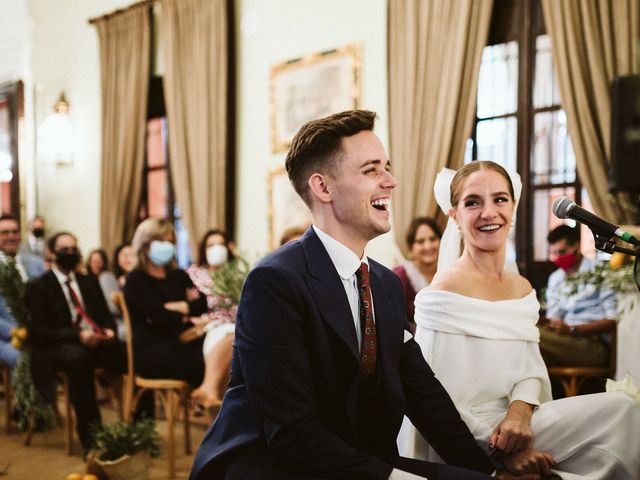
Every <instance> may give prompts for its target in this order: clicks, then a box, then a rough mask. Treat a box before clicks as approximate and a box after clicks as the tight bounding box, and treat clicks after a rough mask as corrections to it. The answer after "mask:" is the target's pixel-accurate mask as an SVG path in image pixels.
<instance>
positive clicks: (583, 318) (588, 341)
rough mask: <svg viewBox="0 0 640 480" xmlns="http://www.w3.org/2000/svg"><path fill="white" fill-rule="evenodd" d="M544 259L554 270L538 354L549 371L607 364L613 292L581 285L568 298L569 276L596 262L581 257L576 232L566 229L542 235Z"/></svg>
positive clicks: (614, 300) (614, 301) (614, 311)
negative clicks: (546, 244) (545, 245)
mask: <svg viewBox="0 0 640 480" xmlns="http://www.w3.org/2000/svg"><path fill="white" fill-rule="evenodd" d="M547 241H548V242H549V259H550V260H551V261H553V262H554V263H555V264H556V265H557V266H558V270H556V271H555V272H553V273H552V274H551V276H550V277H549V281H548V284H547V299H546V315H547V323H546V325H544V326H543V327H542V328H541V329H540V352H541V353H542V358H543V359H544V361H545V363H546V364H547V366H548V367H563V366H580V367H596V366H598V367H600V366H604V365H607V364H608V362H609V358H610V354H609V349H610V340H611V336H610V333H611V332H612V331H613V330H614V329H615V324H616V322H615V318H616V314H617V298H616V293H615V292H614V291H613V290H611V289H608V288H600V287H596V286H594V285H585V286H581V287H580V288H579V289H578V291H577V292H576V293H574V294H569V290H570V289H567V285H566V283H565V281H566V278H567V276H568V275H570V274H572V273H575V272H588V271H591V270H593V269H594V268H595V266H596V262H595V261H594V260H590V259H589V258H585V257H583V256H582V255H581V254H580V234H579V232H578V230H577V229H575V228H571V227H569V226H568V225H560V226H559V227H556V228H554V229H553V230H552V231H551V232H550V233H549V235H548V236H547Z"/></svg>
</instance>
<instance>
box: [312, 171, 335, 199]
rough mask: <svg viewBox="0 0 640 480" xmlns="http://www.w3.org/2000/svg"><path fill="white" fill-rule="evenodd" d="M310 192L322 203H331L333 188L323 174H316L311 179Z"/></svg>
mask: <svg viewBox="0 0 640 480" xmlns="http://www.w3.org/2000/svg"><path fill="white" fill-rule="evenodd" d="M308 185H309V190H310V192H311V196H312V197H314V198H316V199H318V200H319V201H320V202H322V203H329V202H330V201H331V200H332V196H331V188H330V187H329V185H328V183H327V178H326V177H325V176H324V175H322V174H321V173H314V174H313V175H311V176H310V177H309V182H308Z"/></svg>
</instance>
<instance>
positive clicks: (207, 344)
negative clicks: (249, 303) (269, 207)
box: [187, 229, 236, 412]
mask: <svg viewBox="0 0 640 480" xmlns="http://www.w3.org/2000/svg"><path fill="white" fill-rule="evenodd" d="M233 247H234V244H233V242H231V241H230V240H229V238H228V237H227V234H226V232H224V231H223V230H218V229H214V230H209V231H208V232H206V233H205V234H204V237H203V238H202V241H201V242H200V246H199V248H198V263H197V264H196V265H191V266H190V267H189V268H188V269H187V273H188V274H189V276H190V277H191V280H192V281H193V283H194V285H195V286H196V287H197V288H198V290H199V291H200V292H202V293H203V294H204V295H206V297H207V304H208V311H207V313H206V314H204V315H202V316H201V317H200V319H198V320H195V319H192V321H194V323H197V322H200V323H199V326H201V327H202V330H201V331H202V332H203V333H206V336H205V339H204V344H203V349H202V352H203V355H204V362H205V375H204V380H203V381H202V384H201V385H200V386H199V387H198V388H197V389H195V390H194V391H193V393H192V394H191V398H192V399H193V401H194V403H195V404H196V409H197V410H198V409H201V408H208V407H214V406H218V405H220V403H221V400H222V396H223V395H224V392H225V390H226V387H227V383H228V382H229V370H230V368H231V356H232V351H233V339H234V332H235V322H236V315H235V312H236V309H235V308H234V307H231V305H230V304H229V302H230V301H229V299H228V298H226V297H224V296H221V295H217V294H216V293H215V288H214V287H215V286H214V284H213V279H212V277H211V274H212V273H213V272H216V271H219V270H220V269H221V268H222V267H223V266H224V265H225V264H226V263H227V262H228V261H229V260H233V258H234V254H233ZM230 307H231V308H230ZM197 410H196V412H197Z"/></svg>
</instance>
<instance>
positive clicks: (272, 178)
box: [267, 167, 311, 250]
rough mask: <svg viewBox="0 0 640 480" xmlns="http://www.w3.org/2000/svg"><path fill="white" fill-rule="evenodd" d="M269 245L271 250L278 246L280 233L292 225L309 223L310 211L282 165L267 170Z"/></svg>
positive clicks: (298, 225) (304, 225)
mask: <svg viewBox="0 0 640 480" xmlns="http://www.w3.org/2000/svg"><path fill="white" fill-rule="evenodd" d="M267 183H268V195H269V245H270V247H271V250H274V249H276V248H278V247H279V246H280V238H281V237H282V234H283V233H284V232H285V231H286V230H288V229H290V228H293V227H304V228H306V227H308V226H309V225H311V212H310V211H309V208H307V206H306V205H305V203H304V202H303V201H302V199H301V198H300V197H299V196H298V194H297V193H296V191H295V190H294V188H293V186H292V185H291V182H289V178H288V177H287V172H286V170H285V169H284V167H278V168H274V169H272V170H271V171H269V175H268V179H267Z"/></svg>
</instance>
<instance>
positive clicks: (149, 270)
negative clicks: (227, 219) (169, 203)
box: [124, 218, 207, 388]
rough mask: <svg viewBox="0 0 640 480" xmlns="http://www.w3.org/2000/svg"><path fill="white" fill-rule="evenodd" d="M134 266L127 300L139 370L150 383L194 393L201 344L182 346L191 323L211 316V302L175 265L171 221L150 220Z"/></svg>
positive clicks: (137, 237) (140, 234)
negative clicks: (166, 382)
mask: <svg viewBox="0 0 640 480" xmlns="http://www.w3.org/2000/svg"><path fill="white" fill-rule="evenodd" d="M132 247H133V252H134V255H135V258H136V266H135V268H134V269H133V271H131V273H129V275H128V276H127V282H126V284H125V286H124V296H125V299H126V301H127V305H128V307H129V312H130V314H131V326H132V329H133V353H134V358H135V364H136V370H137V372H138V373H139V374H140V375H141V376H143V377H148V378H173V379H178V380H185V381H186V382H188V383H189V384H190V385H192V386H193V387H194V388H195V387H197V386H199V385H200V383H201V382H202V379H203V376H204V361H203V358H202V340H201V339H200V340H196V341H193V342H189V343H183V342H181V341H180V339H179V337H180V334H181V333H182V332H184V331H185V330H187V329H189V328H190V327H191V326H192V323H191V321H190V317H198V316H200V315H201V314H203V313H204V312H206V311H207V300H206V298H205V296H204V295H202V294H201V293H200V292H199V291H198V289H197V288H195V286H194V285H193V282H192V281H191V279H190V278H189V276H188V275H187V274H186V272H185V271H184V270H180V269H178V267H177V265H176V259H175V250H176V247H175V231H174V229H173V225H172V224H171V223H170V222H169V220H165V219H160V218H148V219H146V220H144V221H143V222H142V223H141V224H140V225H139V226H138V228H137V229H136V231H135V234H134V236H133V242H132Z"/></svg>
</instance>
